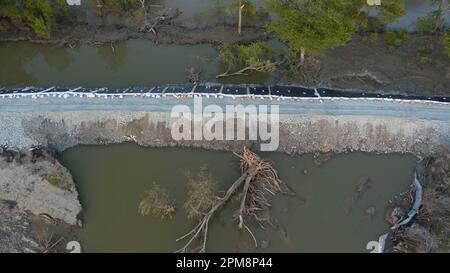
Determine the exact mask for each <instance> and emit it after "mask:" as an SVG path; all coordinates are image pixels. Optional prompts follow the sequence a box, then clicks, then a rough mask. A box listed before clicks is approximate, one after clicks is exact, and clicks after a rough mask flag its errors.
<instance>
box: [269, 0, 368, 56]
mask: <svg viewBox="0 0 450 273" xmlns="http://www.w3.org/2000/svg"><path fill="white" fill-rule="evenodd" d="M267 3H268V4H267V5H268V9H269V10H270V11H272V12H274V13H275V15H276V19H275V20H273V21H272V22H271V23H270V24H269V26H268V29H269V31H271V32H273V33H274V34H275V36H276V37H277V38H278V39H280V40H281V41H284V42H286V43H287V44H288V46H289V49H290V51H291V52H292V54H291V55H294V56H299V57H300V64H303V62H304V58H305V54H306V53H308V52H309V54H311V55H321V54H323V53H324V51H325V50H326V49H328V48H332V47H335V46H339V45H343V44H345V43H346V42H347V41H349V40H350V39H351V38H352V37H353V35H354V34H355V32H356V29H357V26H358V24H359V23H361V1H359V0H314V1H313V0H268V2H267Z"/></svg>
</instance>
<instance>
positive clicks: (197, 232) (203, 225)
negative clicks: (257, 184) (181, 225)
mask: <svg viewBox="0 0 450 273" xmlns="http://www.w3.org/2000/svg"><path fill="white" fill-rule="evenodd" d="M255 171H256V168H251V169H248V170H247V171H246V172H245V173H244V174H242V175H241V176H240V177H239V178H238V179H237V180H236V181H235V182H234V183H233V184H232V185H231V187H230V188H229V189H228V190H227V192H226V193H225V195H224V196H223V197H222V198H220V199H218V200H217V202H216V204H214V206H213V207H212V208H211V209H210V210H209V212H208V213H207V214H206V215H205V216H204V217H203V219H202V220H201V221H200V223H199V224H198V225H197V226H196V227H195V228H194V229H192V230H191V231H190V232H188V233H186V234H185V235H183V236H181V237H180V238H178V239H177V240H176V241H177V242H178V241H180V240H183V239H185V238H187V237H189V236H190V235H192V236H191V237H190V239H189V241H188V242H187V243H186V245H185V246H184V247H182V248H180V249H179V250H178V251H177V252H186V251H187V249H188V247H189V246H190V245H191V244H192V242H194V240H195V239H197V238H199V236H202V237H203V238H202V246H201V248H200V250H199V252H200V253H203V252H205V250H206V240H207V237H208V224H209V220H210V219H211V217H212V216H213V214H214V213H215V212H216V211H217V210H218V209H219V208H221V207H222V206H223V205H224V204H225V203H226V202H227V201H228V200H229V199H230V197H231V196H232V195H233V194H234V193H235V192H236V190H237V189H238V188H239V187H240V186H241V185H242V183H243V182H244V181H246V180H251V177H253V176H254V175H255ZM249 178H250V179H249Z"/></svg>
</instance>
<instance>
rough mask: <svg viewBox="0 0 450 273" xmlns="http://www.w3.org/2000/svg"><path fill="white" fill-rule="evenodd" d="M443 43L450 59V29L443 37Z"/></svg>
mask: <svg viewBox="0 0 450 273" xmlns="http://www.w3.org/2000/svg"><path fill="white" fill-rule="evenodd" d="M442 43H443V44H444V48H445V51H446V53H447V56H448V57H449V58H450V29H448V30H447V32H446V33H445V34H444V36H443V37H442Z"/></svg>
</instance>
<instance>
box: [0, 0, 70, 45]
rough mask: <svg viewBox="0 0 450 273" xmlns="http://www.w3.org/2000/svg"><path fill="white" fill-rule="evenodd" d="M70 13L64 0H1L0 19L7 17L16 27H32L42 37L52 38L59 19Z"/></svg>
mask: <svg viewBox="0 0 450 273" xmlns="http://www.w3.org/2000/svg"><path fill="white" fill-rule="evenodd" d="M68 15H69V7H68V5H67V3H66V1H64V0H19V1H13V0H0V19H2V18H6V19H7V20H9V21H10V22H11V23H12V24H13V25H14V26H15V27H28V28H31V29H32V30H33V31H34V32H35V34H36V35H37V36H38V37H41V38H50V35H51V30H52V28H53V27H54V25H55V24H56V21H57V19H63V18H67V17H68Z"/></svg>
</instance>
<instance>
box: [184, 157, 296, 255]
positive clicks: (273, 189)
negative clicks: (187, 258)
mask: <svg viewBox="0 0 450 273" xmlns="http://www.w3.org/2000/svg"><path fill="white" fill-rule="evenodd" d="M236 155H237V156H238V157H239V158H241V164H240V167H241V170H242V175H241V176H240V177H239V178H238V179H237V180H236V181H235V182H234V183H233V184H232V185H231V186H230V187H229V188H228V190H227V191H226V193H225V195H224V196H223V197H220V198H217V201H216V202H215V203H214V205H213V206H212V207H211V208H210V210H209V211H208V212H207V213H205V215H204V216H203V218H202V219H201V220H200V222H199V223H198V225H197V226H196V227H195V228H194V229H192V230H191V231H190V232H188V233H186V234H185V235H183V236H181V237H180V238H178V239H177V240H176V241H177V242H178V241H181V240H184V239H187V238H189V240H188V241H187V243H186V244H185V245H184V246H183V247H182V248H180V249H179V250H178V251H177V252H186V251H188V249H189V247H190V246H191V245H192V243H193V242H194V241H196V240H200V242H201V244H200V247H199V252H205V251H206V242H207V238H208V225H209V221H210V220H211V217H212V216H213V215H214V214H215V213H216V212H217V211H218V210H219V209H220V208H221V207H222V206H223V205H224V204H225V203H226V202H227V201H228V200H229V199H230V198H231V197H232V196H233V194H235V193H236V192H237V191H238V190H239V189H241V188H242V197H241V202H240V207H239V211H238V216H237V219H238V228H239V229H245V230H246V231H248V232H249V234H250V236H251V237H252V239H253V240H254V242H255V246H256V247H258V242H257V240H256V237H255V236H254V234H253V232H252V231H251V230H250V228H249V227H248V225H247V224H246V223H247V221H250V220H251V219H253V220H254V221H256V222H258V223H259V224H261V225H262V224H263V222H266V221H269V220H268V219H265V218H263V217H261V216H260V213H262V212H265V211H267V210H268V209H269V208H270V206H271V204H270V202H269V201H268V199H267V194H269V195H275V194H277V193H290V192H289V190H287V187H286V186H285V185H284V183H283V182H282V181H281V180H280V179H279V178H278V174H277V172H276V171H275V170H274V169H273V167H272V165H271V164H270V163H269V162H266V161H264V160H262V159H261V158H260V157H259V156H258V155H256V154H254V153H253V152H251V151H249V150H247V149H245V148H244V151H243V153H242V154H236Z"/></svg>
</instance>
